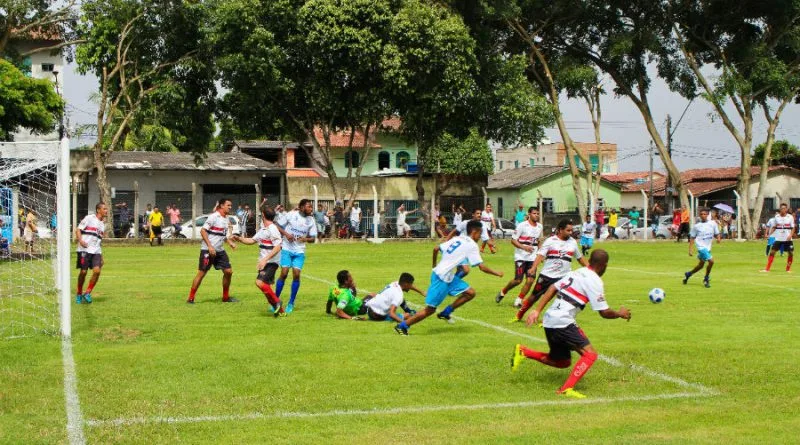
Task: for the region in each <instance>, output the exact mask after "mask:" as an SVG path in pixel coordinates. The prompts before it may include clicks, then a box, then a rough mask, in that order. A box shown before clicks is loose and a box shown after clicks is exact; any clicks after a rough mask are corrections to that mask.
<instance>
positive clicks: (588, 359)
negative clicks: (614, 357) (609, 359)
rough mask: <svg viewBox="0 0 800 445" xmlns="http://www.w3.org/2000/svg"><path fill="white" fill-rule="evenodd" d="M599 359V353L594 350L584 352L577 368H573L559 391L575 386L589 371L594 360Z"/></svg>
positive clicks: (576, 365)
mask: <svg viewBox="0 0 800 445" xmlns="http://www.w3.org/2000/svg"><path fill="white" fill-rule="evenodd" d="M595 360H597V354H596V353H593V352H587V353H585V354H583V355H582V356H581V358H580V360H578V363H576V364H575V368H573V369H572V373H571V374H570V375H569V377H568V378H567V381H566V382H564V386H562V387H561V389H559V390H558V392H564V391H566V390H567V389H569V388H574V387H575V385H576V384H577V383H578V381H579V380H580V379H581V377H583V376H584V374H586V373H587V372H589V368H591V367H592V365H593V364H594V361H595Z"/></svg>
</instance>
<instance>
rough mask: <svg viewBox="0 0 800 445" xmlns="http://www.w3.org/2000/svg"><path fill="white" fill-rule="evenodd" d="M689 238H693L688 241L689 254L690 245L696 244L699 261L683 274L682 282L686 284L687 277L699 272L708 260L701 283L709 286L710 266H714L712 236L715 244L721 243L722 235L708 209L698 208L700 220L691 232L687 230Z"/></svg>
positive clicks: (690, 254)
mask: <svg viewBox="0 0 800 445" xmlns="http://www.w3.org/2000/svg"><path fill="white" fill-rule="evenodd" d="M689 238H690V241H691V238H693V239H694V243H692V242H690V243H689V256H693V252H692V247H694V245H695V244H696V245H697V259H698V260H700V262H699V263H697V266H695V268H694V269H692V270H690V271H689V272H686V273H685V274H683V276H684V278H683V284H686V283H687V282H688V281H689V278H691V277H692V275H694V274H695V273H696V272H699V271H700V269H702V268H703V266H704V265H705V264H706V262H708V267H707V268H706V276H705V277H704V278H703V284H704V285H705V286H706V287H711V277H710V275H711V268H712V267H714V257H712V256H711V244H712V243H713V242H714V238H716V239H717V244H719V243H721V242H722V237H721V236H720V233H719V226H718V225H717V223H716V222H715V221H713V220H711V219H710V218H709V217H708V209H702V210H700V222H699V223H697V224H695V225H694V227H693V228H692V230H691V232H689Z"/></svg>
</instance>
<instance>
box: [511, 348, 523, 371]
mask: <svg viewBox="0 0 800 445" xmlns="http://www.w3.org/2000/svg"><path fill="white" fill-rule="evenodd" d="M523 358H525V356H524V355H522V345H520V344H519V343H517V345H516V346H515V347H514V355H512V356H511V370H512V371H516V370H517V369H518V368H519V364H520V363H522V359H523Z"/></svg>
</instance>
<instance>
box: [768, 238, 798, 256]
mask: <svg viewBox="0 0 800 445" xmlns="http://www.w3.org/2000/svg"><path fill="white" fill-rule="evenodd" d="M778 250H783V251H784V252H789V253H794V242H792V240H789V241H775V243H774V244H772V251H773V252H776V251H778Z"/></svg>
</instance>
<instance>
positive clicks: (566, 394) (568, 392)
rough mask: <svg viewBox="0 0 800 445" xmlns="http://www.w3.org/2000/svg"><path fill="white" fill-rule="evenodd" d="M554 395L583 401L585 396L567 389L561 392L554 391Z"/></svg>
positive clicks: (573, 389) (572, 389)
mask: <svg viewBox="0 0 800 445" xmlns="http://www.w3.org/2000/svg"><path fill="white" fill-rule="evenodd" d="M556 394H558V395H560V396H564V397H569V398H570V399H585V398H586V396H585V395H583V394H581V393H579V392H578V391H575V388H567V389H565V390H563V391H556Z"/></svg>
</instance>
